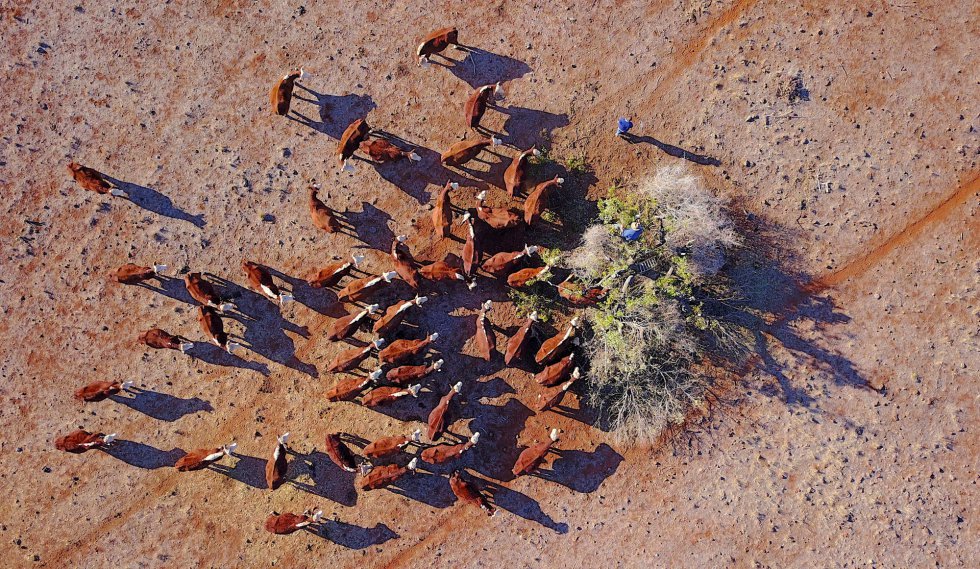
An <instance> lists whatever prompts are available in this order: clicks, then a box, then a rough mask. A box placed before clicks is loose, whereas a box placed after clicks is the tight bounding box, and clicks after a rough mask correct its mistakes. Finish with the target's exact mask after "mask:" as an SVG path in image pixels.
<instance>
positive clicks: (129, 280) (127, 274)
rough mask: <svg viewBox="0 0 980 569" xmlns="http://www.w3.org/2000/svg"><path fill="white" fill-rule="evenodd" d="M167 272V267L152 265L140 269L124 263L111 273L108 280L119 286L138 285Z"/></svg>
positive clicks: (137, 266)
mask: <svg viewBox="0 0 980 569" xmlns="http://www.w3.org/2000/svg"><path fill="white" fill-rule="evenodd" d="M166 270H167V265H153V266H152V267H141V266H140V265H134V264H133V263H126V264H125V265H123V266H121V267H119V268H118V269H116V270H115V271H113V272H112V274H111V275H109V276H110V278H111V279H112V280H113V281H115V282H117V283H121V284H139V283H141V282H143V281H148V280H150V279H152V278H156V277H157V276H158V275H159V274H160V273H162V272H163V271H166Z"/></svg>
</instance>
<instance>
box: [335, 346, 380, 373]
mask: <svg viewBox="0 0 980 569" xmlns="http://www.w3.org/2000/svg"><path fill="white" fill-rule="evenodd" d="M384 343H385V339H384V338H378V339H377V340H374V341H373V342H371V343H370V344H368V345H367V346H364V347H363V348H350V349H349V350H344V351H343V352H340V353H339V354H337V356H336V357H335V358H334V359H333V360H331V361H330V365H328V366H327V371H332V372H337V371H350V370H352V369H355V368H357V366H359V365H361V362H363V361H364V360H365V359H367V357H368V354H370V353H371V350H372V349H378V350H380V349H381V346H383V345H384Z"/></svg>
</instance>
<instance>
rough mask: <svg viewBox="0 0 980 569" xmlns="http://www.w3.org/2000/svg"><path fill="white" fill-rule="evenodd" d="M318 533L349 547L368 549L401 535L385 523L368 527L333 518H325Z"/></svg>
mask: <svg viewBox="0 0 980 569" xmlns="http://www.w3.org/2000/svg"><path fill="white" fill-rule="evenodd" d="M317 535H319V536H320V537H322V538H325V539H329V540H330V541H332V542H334V543H336V544H337V545H341V546H343V547H346V548H347V549H367V548H368V547H371V546H374V545H381V544H382V543H385V542H388V541H391V540H393V539H398V538H399V537H401V536H400V535H398V534H397V533H395V531H394V530H392V529H391V528H390V527H388V526H387V525H386V524H383V523H377V524H374V527H371V528H368V527H361V526H358V525H354V524H349V523H347V522H342V521H340V520H331V519H324V520H323V521H322V522H321V523H320V527H319V531H318V532H317Z"/></svg>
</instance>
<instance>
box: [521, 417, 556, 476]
mask: <svg viewBox="0 0 980 569" xmlns="http://www.w3.org/2000/svg"><path fill="white" fill-rule="evenodd" d="M556 442H558V429H551V436H549V437H548V440H546V441H544V442H542V443H536V444H533V445H531V446H530V447H528V448H526V449H524V452H522V453H521V454H520V456H518V457H517V461H516V462H515V463H514V468H513V469H512V470H511V472H512V473H513V474H514V476H523V475H525V474H531V473H532V472H534V471H535V470H537V469H538V467H539V466H541V463H542V462H544V459H545V457H546V456H547V455H548V451H550V450H551V446H552V445H553V444H555V443H556Z"/></svg>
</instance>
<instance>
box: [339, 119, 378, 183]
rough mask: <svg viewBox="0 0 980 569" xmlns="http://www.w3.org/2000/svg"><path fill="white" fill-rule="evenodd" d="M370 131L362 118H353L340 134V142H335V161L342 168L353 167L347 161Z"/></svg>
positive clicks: (348, 169)
mask: <svg viewBox="0 0 980 569" xmlns="http://www.w3.org/2000/svg"><path fill="white" fill-rule="evenodd" d="M370 132H371V127H370V126H368V123H367V121H365V120H364V119H357V120H355V121H354V122H352V123H350V125H348V126H347V129H346V130H344V134H342V135H341V136H340V142H338V143H337V162H339V163H340V165H341V169H342V170H345V171H350V170H353V169H354V167H353V166H351V165H350V164H349V163H348V161H349V160H350V157H351V156H353V155H354V151H356V150H357V149H358V148H359V147H360V145H361V143H362V142H364V141H365V140H366V139H367V136H368V134H369V133H370Z"/></svg>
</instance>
